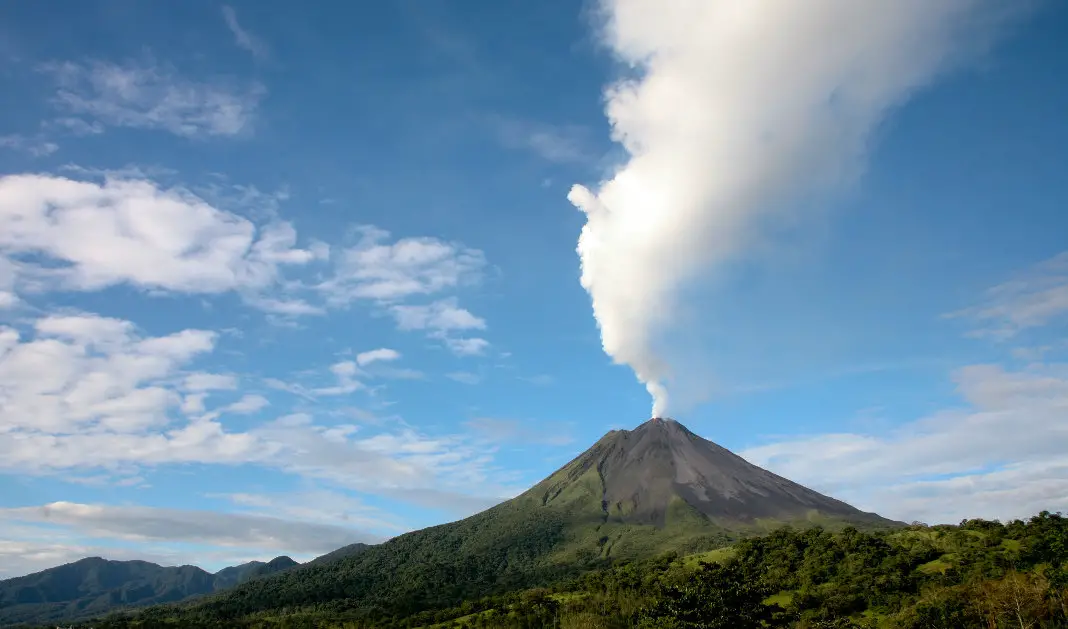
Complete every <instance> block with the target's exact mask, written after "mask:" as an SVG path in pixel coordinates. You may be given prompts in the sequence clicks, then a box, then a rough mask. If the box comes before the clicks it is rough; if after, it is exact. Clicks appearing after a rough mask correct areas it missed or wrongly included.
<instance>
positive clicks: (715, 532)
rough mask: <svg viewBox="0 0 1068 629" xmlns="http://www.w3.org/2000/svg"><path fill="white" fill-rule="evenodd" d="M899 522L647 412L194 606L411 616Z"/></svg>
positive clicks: (236, 612) (223, 610) (221, 612)
mask: <svg viewBox="0 0 1068 629" xmlns="http://www.w3.org/2000/svg"><path fill="white" fill-rule="evenodd" d="M898 524H899V523H896V522H892V521H890V520H887V519H885V518H882V517H880V516H878V515H876V514H873V513H865V512H863V511H860V510H859V509H855V508H853V507H851V506H849V505H848V504H846V503H844V502H841V501H839V500H835V499H834V498H830V497H828V496H825V495H823V494H820V493H818V492H816V491H813V490H811V489H808V488H806V487H803V486H801V485H798V484H797V483H794V482H791V481H789V480H787V479H785V478H782V477H780V476H777V475H775V474H773V473H771V472H769V471H767V470H764V469H762V468H760V467H757V466H755V465H753V464H751V463H749V462H748V461H746V460H745V459H743V458H741V457H739V456H738V455H736V454H733V453H731V452H730V451H728V450H727V449H725V448H722V447H720V446H718V445H716V444H714V443H712V442H711V441H708V440H706V439H703V438H701V437H699V436H697V435H695V434H694V433H692V432H690V431H689V430H688V429H687V428H686V427H685V426H683V425H682V424H680V423H678V422H676V421H674V420H671V419H662V418H653V419H650V420H649V421H647V422H645V423H643V424H642V425H640V426H638V427H637V428H635V429H634V430H614V431H611V432H609V433H608V434H606V435H605V436H604V437H602V438H601V439H600V440H598V441H597V443H595V444H594V445H593V446H592V447H590V448H589V449H588V450H586V451H585V452H583V453H582V454H580V455H579V456H577V457H576V458H574V459H573V460H572V461H571V462H569V463H568V464H567V465H565V466H563V467H562V468H560V469H559V470H557V471H556V472H555V473H553V474H552V475H550V476H549V477H548V478H546V479H545V480H543V481H541V482H540V483H538V484H537V485H535V486H534V487H532V488H530V489H529V490H527V491H525V492H523V493H522V494H520V495H519V496H516V497H515V498H513V499H511V500H508V501H505V502H503V503H501V504H499V505H497V506H495V507H492V508H490V509H487V510H486V511H483V512H481V513H478V514H475V515H473V516H471V517H468V518H465V519H463V520H460V521H457V522H451V523H449V524H442V525H440V526H434V527H430V528H426V529H422V530H419V531H414V532H411V533H406V534H404V535H400V536H397V537H394V538H393V539H391V540H389V541H387V542H384V543H382V544H378V545H375V546H370V547H368V548H366V549H365V550H363V551H362V552H360V553H359V554H356V555H351V556H344V557H342V558H340V559H337V560H334V561H331V562H326V563H321V564H317V565H308V566H304V567H298V568H294V569H291V570H287V571H286V572H284V573H281V574H279V575H277V576H272V577H267V578H263V579H256V580H253V581H250V582H248V583H245V584H242V585H239V586H237V587H236V588H233V589H231V590H229V591H227V592H225V593H223V594H221V595H219V596H218V597H216V598H213V599H212V600H208V601H205V602H203V603H202V604H200V605H198V606H196V607H195V608H193V610H192V612H191V613H193V614H194V616H193V618H196V616H195V614H203V615H204V617H205V618H208V617H210V618H236V617H240V616H243V615H246V614H254V613H257V612H264V613H270V612H271V610H277V609H279V608H290V609H295V608H300V607H308V606H319V605H340V606H342V607H344V608H346V609H353V610H360V609H362V610H368V612H369V613H370V611H372V610H374V613H409V612H411V611H412V610H415V609H432V608H437V607H448V606H452V605H457V604H459V603H460V602H461V601H463V600H468V599H477V598H479V597H482V596H485V595H488V594H495V593H500V592H504V591H510V590H515V589H519V588H523V587H530V586H537V585H545V584H549V583H552V582H554V581H559V580H560V579H564V578H568V577H572V576H576V575H578V574H581V573H582V572H584V571H586V570H589V569H592V568H598V567H603V566H606V565H609V564H611V563H613V562H615V561H618V560H620V559H623V560H626V559H641V558H648V557H655V556H658V555H661V554H662V553H664V552H668V551H673V552H677V553H679V554H687V553H695V552H700V551H706V550H711V549H714V548H719V547H723V546H726V545H729V544H731V543H732V542H733V541H735V540H738V539H740V538H742V537H746V536H750V535H758V534H761V533H765V532H767V531H770V530H772V529H775V528H778V527H781V526H783V525H792V526H800V527H808V526H814V525H819V526H823V527H825V528H830V529H834V528H843V527H845V526H855V527H857V528H864V529H872V528H884V527H886V528H889V527H893V526H896V525H898Z"/></svg>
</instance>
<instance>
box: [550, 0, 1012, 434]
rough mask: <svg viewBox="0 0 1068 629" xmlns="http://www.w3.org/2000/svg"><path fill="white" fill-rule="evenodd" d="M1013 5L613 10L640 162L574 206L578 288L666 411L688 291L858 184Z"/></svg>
mask: <svg viewBox="0 0 1068 629" xmlns="http://www.w3.org/2000/svg"><path fill="white" fill-rule="evenodd" d="M1013 2H1015V6H1019V5H1020V4H1022V3H1020V2H1016V0H1004V1H1000V2H999V1H997V0H803V1H802V0H603V2H602V5H601V9H602V13H601V16H602V17H603V20H604V24H603V35H604V39H605V40H606V43H607V45H608V46H609V47H610V48H611V50H612V51H613V53H614V54H615V55H616V56H617V57H618V58H619V59H620V60H621V61H623V62H624V63H626V64H628V65H629V66H630V67H631V68H632V69H633V70H634V71H635V73H636V74H637V78H632V79H625V80H621V81H619V82H617V83H615V84H614V85H611V86H610V87H609V88H607V89H606V92H605V97H606V107H605V113H606V116H607V117H608V119H609V121H610V123H611V125H612V136H613V139H614V140H616V141H618V142H620V143H621V144H622V145H623V147H624V148H625V149H626V151H627V153H628V156H629V158H628V161H626V163H625V164H624V165H623V166H622V167H621V168H620V169H619V170H618V171H617V172H616V173H615V175H614V176H613V177H612V178H611V179H610V180H608V181H603V182H601V184H600V185H599V186H598V188H597V190H596V192H594V191H591V190H589V189H587V188H585V187H583V186H581V185H576V186H574V187H573V188H572V189H571V192H570V193H569V194H568V199H569V200H570V201H571V202H572V203H573V204H574V205H575V206H576V207H578V208H579V209H580V210H582V211H583V212H585V213H586V216H587V221H586V225H585V227H583V229H582V235H581V237H580V238H579V243H578V253H579V255H580V257H581V259H582V285H583V286H584V287H585V288H586V290H587V291H588V292H589V293H590V296H591V297H592V301H593V311H594V316H595V317H596V319H597V322H598V324H599V326H600V329H601V338H602V342H603V344H604V350H605V352H607V353H608V354H609V355H610V356H611V357H612V358H613V360H614V361H615V362H617V363H620V364H627V365H630V366H631V367H632V368H633V369H634V372H635V373H636V375H637V376H638V379H639V380H640V381H641V382H643V383H644V384H645V386H646V388H647V389H648V390H649V393H650V394H651V395H652V396H653V416H654V417H656V416H662V415H664V414H665V413H666V412H667V411H668V402H667V400H668V397H667V386H668V384H669V383H670V382H671V379H672V374H671V372H670V368H669V366H670V362H669V361H668V360H667V359H666V357H665V356H663V355H661V353H659V352H658V351H657V350H656V345H657V339H658V338H659V337H660V335H662V334H663V332H664V331H665V330H666V328H667V326H669V325H671V324H672V312H673V311H674V310H675V307H676V305H677V301H678V293H679V292H680V289H681V288H682V287H683V286H684V285H686V284H687V283H689V282H692V281H694V280H695V279H696V278H697V277H698V276H699V275H701V274H703V273H705V272H707V271H709V270H710V269H713V268H714V267H715V266H716V265H717V263H722V262H724V261H725V260H726V259H728V258H729V257H731V256H735V255H738V254H739V253H741V252H742V251H743V250H744V248H745V247H746V245H747V243H751V242H752V236H753V233H754V231H755V230H756V228H757V222H758V220H757V219H761V218H764V217H767V216H769V215H771V213H772V212H773V211H785V212H789V211H790V202H791V201H794V202H797V201H799V199H800V196H801V195H805V194H811V193H814V192H818V191H820V190H826V189H827V188H828V187H830V186H835V185H840V184H842V183H845V182H848V181H849V180H850V179H852V178H854V177H856V176H857V174H859V172H860V171H861V170H862V167H863V158H864V153H865V149H866V142H867V140H868V137H869V134H870V133H871V131H872V129H873V128H874V127H875V126H876V125H877V124H878V123H879V121H880V120H881V119H882V118H883V117H884V116H885V115H886V113H887V112H888V110H889V109H890V108H892V107H893V106H895V105H898V104H900V103H901V102H902V101H903V100H904V99H905V98H906V97H908V96H909V95H910V94H911V93H912V92H913V91H914V90H915V89H916V88H917V87H919V86H921V85H923V84H924V83H926V82H928V81H930V80H931V79H932V78H933V77H934V76H935V75H936V74H938V73H939V72H941V71H944V70H945V69H947V68H948V67H949V66H951V65H953V64H955V63H957V62H959V61H960V60H961V59H962V58H965V57H967V56H968V54H970V53H973V52H976V51H977V49H978V48H979V47H980V46H977V44H985V43H989V42H990V39H991V38H990V37H989V35H991V34H993V31H994V29H993V28H991V27H992V26H993V25H995V24H997V23H1000V22H1002V21H1003V18H1005V17H1007V15H1008V13H1011V11H1009V9H1008V7H1009V5H1010V4H1012V3H1013ZM797 205H800V204H799V203H797Z"/></svg>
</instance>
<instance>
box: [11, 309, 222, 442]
mask: <svg viewBox="0 0 1068 629" xmlns="http://www.w3.org/2000/svg"><path fill="white" fill-rule="evenodd" d="M20 336H21V335H20V334H19V333H18V332H17V331H16V330H14V329H12V328H0V339H2V341H0V433H7V434H8V435H9V436H10V435H12V434H14V435H16V436H22V435H20V433H22V432H23V431H27V432H36V431H44V432H49V433H79V432H83V431H87V430H89V431H92V430H101V429H103V430H111V431H117V432H128V431H136V430H141V429H147V428H149V427H156V426H160V425H162V424H166V423H167V419H166V418H167V412H168V410H169V409H170V408H171V407H172V406H175V405H176V404H177V403H178V396H177V393H176V392H175V391H174V390H172V389H170V388H168V387H167V386H166V385H165V380H166V379H167V378H168V377H169V376H171V375H172V374H173V372H174V371H175V370H176V369H178V368H180V367H181V366H183V365H184V364H186V363H188V362H189V361H191V360H192V359H193V358H195V357H196V356H198V355H199V354H203V353H205V352H208V351H210V350H211V349H212V347H213V345H214V340H215V335H214V334H213V333H211V332H206V331H203V330H183V331H181V332H177V333H175V334H172V335H169V336H164V337H155V338H140V337H138V336H137V335H136V334H135V333H134V329H133V326H132V324H130V323H128V322H125V321H120V320H117V319H108V318H104V317H98V316H95V315H64V316H51V317H46V318H44V319H41V320H39V321H38V322H37V324H36V335H35V337H34V338H33V339H32V340H26V341H22V340H21V339H20ZM0 449H3V447H2V446H0Z"/></svg>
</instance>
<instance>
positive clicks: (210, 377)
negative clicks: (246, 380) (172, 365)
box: [184, 371, 237, 392]
mask: <svg viewBox="0 0 1068 629" xmlns="http://www.w3.org/2000/svg"><path fill="white" fill-rule="evenodd" d="M184 388H185V390H186V391H197V392H200V391H227V390H233V389H236V388H237V377H236V376H233V375H230V374H219V373H207V372H203V371H198V372H196V373H191V374H189V375H187V376H186V377H185V384H184Z"/></svg>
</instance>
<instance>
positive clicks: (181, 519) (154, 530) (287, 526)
mask: <svg viewBox="0 0 1068 629" xmlns="http://www.w3.org/2000/svg"><path fill="white" fill-rule="evenodd" d="M0 517H2V518H3V519H5V520H12V521H21V522H35V523H42V524H51V525H58V526H63V527H70V528H72V529H75V530H77V531H79V532H82V533H83V534H86V535H87V536H91V537H105V538H116V539H123V540H134V541H167V542H187V543H196V544H210V545H213V546H234V547H245V548H257V549H270V550H274V551H284V552H293V553H303V554H322V553H327V552H330V551H331V550H334V549H336V548H340V547H341V546H345V545H346V544H351V543H353V542H377V541H380V539H381V538H379V537H378V536H376V535H372V534H369V533H366V532H362V531H359V530H355V529H351V528H347V527H343V526H337V525H331V524H324V523H320V522H308V521H301V520H293V519H282V518H278V517H272V516H267V515H261V514H247V513H225V512H219V511H193V510H184V509H164V508H157V507H136V506H119V505H107V504H81V503H74V502H53V503H49V504H44V505H40V506H33V507H14V508H4V509H0Z"/></svg>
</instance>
